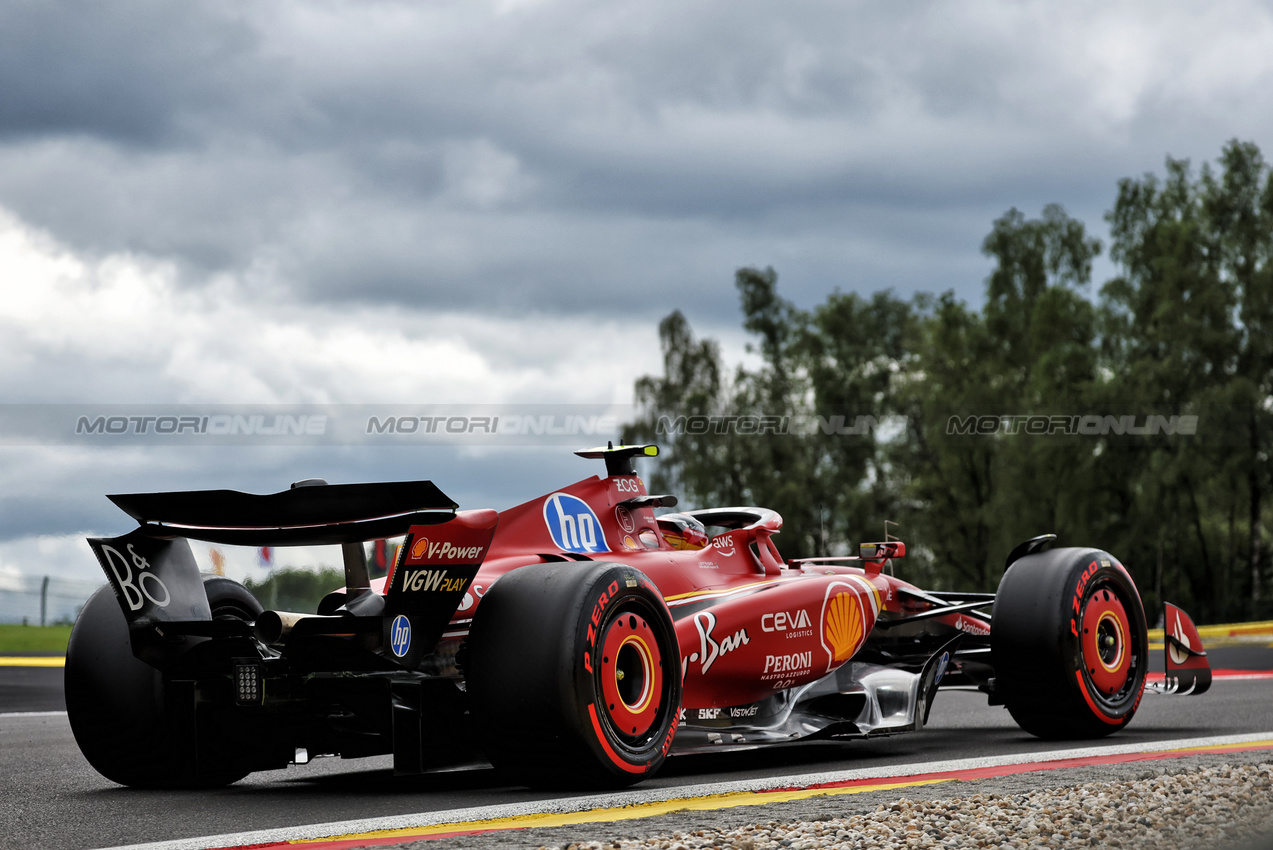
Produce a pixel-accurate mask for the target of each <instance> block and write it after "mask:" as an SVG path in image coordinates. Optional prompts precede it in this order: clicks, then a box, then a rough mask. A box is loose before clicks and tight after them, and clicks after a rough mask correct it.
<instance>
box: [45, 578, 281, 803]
mask: <svg viewBox="0 0 1273 850" xmlns="http://www.w3.org/2000/svg"><path fill="white" fill-rule="evenodd" d="M204 592H205V593H207V595H208V603H209V605H210V607H211V609H212V616H213V618H214V619H219V618H224V617H236V618H239V619H245V618H246V617H249V616H250V617H251V618H252V619H255V617H256V615H257V614H259V613H260V612H261V604H260V603H259V602H257V601H256V598H255V597H254V596H252V594H251V593H250V592H249V591H248V590H247V589H246V588H245V587H243V585H241V584H239V583H238V582H236V581H233V580H232V579H228V578H223V577H221V576H204ZM64 681H65V687H66V713H67V719H68V720H69V721H70V724H71V732H72V733H73V734H74V735H75V742H76V743H77V744H79V748H80V752H82V753H83V754H84V757H85V758H86V759H88V763H89V764H91V765H92V766H93V769H94V770H96V771H97V772H98V773H100V774H101V775H102V776H105V777H106V778H107V779H109V780H111V781H112V782H118V783H119V784H120V785H128V786H132V787H135V788H159V787H163V788H174V787H176V788H214V787H219V786H222V785H229V784H230V783H232V782H237V781H238V780H240V779H242V778H243V777H244V776H246V775H247V772H246V771H241V770H234V769H230V770H226V769H220V770H218V769H216V768H213V769H212V770H210V771H202V772H199V771H197V770H196V766H195V764H193V763H192V761H191V760H190V759H188V758H187V757H185V756H183V754H182V747H181V745H180V743H179V741H180V740H181V735H180V734H179V733H180V732H182V731H183V730H179V729H177V728H175V727H176V725H177V724H176V723H174V722H173V721H172V719H171V718H170V717H169V711H168V706H167V700H166V693H165V687H164V678H163V674H162V673H161V672H160V671H158V670H156V669H155V668H154V667H151V666H150V665H149V664H146V663H145V662H143V661H139V660H138V659H137V658H136V657H134V656H133V650H132V645H131V643H130V641H129V636H128V623H127V621H126V620H125V619H124V612H123V611H122V610H120V607H119V602H118V601H117V600H116V598H115V594H114V592H113V591H112V590H111V588H110V586H109V585H107V586H104V587H102V588H100V589H99V590H98V591H97V592H96V593H94V594H93V595H92V596H91V597H89V600H88V602H87V603H85V605H84V609H83V610H82V611H81V612H80V615H79V617H78V618H76V620H75V627H74V628H73V629H72V630H71V639H70V642H69V643H68V645H67V648H66V671H65V680H64ZM200 749H206V750H209V751H215V748H214V747H201V748H200Z"/></svg>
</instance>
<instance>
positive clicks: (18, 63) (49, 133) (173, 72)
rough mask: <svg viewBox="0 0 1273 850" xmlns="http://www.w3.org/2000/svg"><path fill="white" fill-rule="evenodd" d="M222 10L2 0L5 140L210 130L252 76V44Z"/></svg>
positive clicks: (162, 138)
mask: <svg viewBox="0 0 1273 850" xmlns="http://www.w3.org/2000/svg"><path fill="white" fill-rule="evenodd" d="M218 8H221V7H220V6H219V4H209V5H208V6H207V7H206V8H205V7H200V6H198V5H195V4H184V3H178V4H173V3H163V2H129V3H83V2H79V3H76V2H9V3H5V4H2V5H0V80H3V93H2V94H0V139H6V140H12V139H14V138H23V137H45V138H47V137H55V136H61V135H70V136H77V135H86V136H95V137H100V138H103V139H108V140H111V141H113V142H115V143H118V144H121V145H125V146H141V147H149V146H155V145H160V144H165V143H172V142H174V141H176V138H177V137H180V136H183V135H186V136H190V135H195V134H199V133H201V132H206V130H207V129H208V128H207V126H206V122H207V121H208V119H209V118H211V117H212V116H213V115H215V114H216V113H217V112H220V111H223V110H227V109H229V108H230V107H231V104H232V101H233V99H234V97H233V94H234V92H236V91H240V90H242V89H243V88H244V87H245V85H246V84H247V83H248V82H249V75H247V74H246V73H245V72H246V71H247V70H248V69H247V68H245V67H244V64H243V63H244V62H245V60H248V59H249V58H250V57H251V55H252V53H254V48H255V42H256V38H255V35H254V33H253V32H252V30H251V29H250V28H249V27H248V26H246V25H245V24H244V23H242V22H240V21H235V20H233V19H232V18H231V17H227V16H223V15H221V14H219V13H218V12H217V9H218ZM256 61H257V63H258V64H259V57H256ZM257 70H259V68H258V69H257Z"/></svg>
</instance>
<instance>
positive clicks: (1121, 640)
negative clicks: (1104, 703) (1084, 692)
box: [1082, 585, 1133, 700]
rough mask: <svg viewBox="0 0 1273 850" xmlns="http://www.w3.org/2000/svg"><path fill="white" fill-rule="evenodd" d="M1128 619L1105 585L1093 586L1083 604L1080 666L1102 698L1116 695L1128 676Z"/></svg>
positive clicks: (1119, 603) (1117, 695)
mask: <svg viewBox="0 0 1273 850" xmlns="http://www.w3.org/2000/svg"><path fill="white" fill-rule="evenodd" d="M1131 633H1132V630H1131V622H1130V620H1129V619H1128V617H1127V608H1126V606H1124V605H1123V602H1122V600H1121V599H1119V598H1118V594H1117V593H1116V592H1115V591H1114V590H1113V589H1112V588H1110V587H1109V586H1108V585H1102V586H1098V587H1097V588H1095V589H1094V590H1093V591H1092V592H1091V595H1089V596H1088V598H1087V601H1086V603H1085V604H1084V608H1083V636H1082V658H1083V669H1084V671H1085V672H1086V675H1087V678H1088V679H1089V680H1090V681H1091V683H1092V685H1093V689H1094V690H1095V691H1096V693H1097V694H1099V695H1100V696H1101V697H1102V698H1103V699H1105V700H1114V699H1117V698H1118V697H1119V696H1120V695H1121V693H1122V692H1123V691H1124V690H1125V689H1126V688H1127V686H1128V683H1129V682H1130V681H1131V680H1132V678H1133V676H1132V648H1131Z"/></svg>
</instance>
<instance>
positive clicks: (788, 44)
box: [0, 0, 1269, 324]
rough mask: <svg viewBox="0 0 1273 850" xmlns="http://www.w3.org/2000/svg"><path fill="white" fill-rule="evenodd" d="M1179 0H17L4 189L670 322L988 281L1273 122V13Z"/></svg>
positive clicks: (29, 210) (300, 269)
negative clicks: (1122, 180) (735, 281)
mask: <svg viewBox="0 0 1273 850" xmlns="http://www.w3.org/2000/svg"><path fill="white" fill-rule="evenodd" d="M1154 8H1155V7H1153V6H1151V5H1145V6H1143V7H1142V6H1138V5H1135V4H1131V5H1127V6H1122V7H1117V8H1108V9H1107V8H1106V7H1098V6H1090V7H1089V6H1080V7H1073V8H1071V9H1068V10H1061V9H1057V8H1056V7H1053V6H1050V5H1049V4H1038V3H1034V4H1031V3H1027V4H1015V3H1005V4H993V3H992V4H978V3H961V4H949V3H918V4H904V5H900V6H899V5H897V4H891V5H884V4H845V3H840V2H836V3H830V2H827V3H822V2H810V3H799V4H784V5H781V6H774V5H773V4H768V3H760V2H746V1H745V0H744V2H735V3H728V4H725V3H696V4H683V3H679V4H677V3H657V2H656V3H626V4H622V3H621V4H603V5H597V4H593V3H584V2H559V3H554V2H525V3H516V2H512V3H494V4H482V3H473V2H452V3H432V4H427V5H421V4H414V3H393V2H378V3H342V2H315V3H298V2H279V3H273V4H254V3H220V2H219V3H211V2H208V3H180V4H161V3H124V4H108V5H100V4H47V3H9V4H6V5H5V6H3V8H0V79H3V81H4V83H5V85H4V92H3V94H2V95H0V206H5V207H8V208H10V209H12V210H14V211H15V212H16V213H17V214H18V215H19V216H21V217H22V218H23V219H24V220H26V221H28V222H29V223H32V224H35V225H37V226H40V227H43V228H46V229H48V230H49V231H51V232H52V233H53V234H55V235H56V236H57V237H58V238H59V239H61V240H64V241H65V242H66V243H67V244H68V245H70V246H71V247H73V248H75V249H76V250H80V251H84V252H88V253H92V254H98V255H102V254H107V253H111V252H116V251H121V250H123V251H134V252H138V253H143V254H149V255H153V256H156V257H158V258H161V259H166V260H170V261H172V262H174V263H176V264H177V265H178V267H179V268H180V269H182V271H183V279H187V280H189V281H192V282H195V283H198V282H201V281H203V280H205V279H206V278H207V277H208V275H210V274H213V273H227V274H231V275H235V276H245V275H249V274H251V275H255V276H256V278H257V279H259V280H260V281H261V282H262V285H263V286H265V287H266V288H267V289H268V290H269V291H270V292H271V293H273V294H274V295H278V294H279V293H283V294H288V293H290V297H294V298H298V299H310V300H314V299H317V300H319V301H330V302H336V303H339V302H344V301H348V300H351V299H356V300H361V301H364V302H368V303H382V302H394V303H398V304H402V305H404V306H406V307H408V308H410V307H427V308H428V309H456V310H474V311H487V312H497V313H501V314H503V315H507V316H515V315H518V314H520V313H522V312H524V311H526V310H532V309H542V310H548V311H550V312H553V313H569V312H579V313H606V312H615V311H621V310H634V309H635V310H636V311H638V312H639V313H640V314H641V315H642V316H643V317H644V318H646V319H652V318H656V317H657V315H658V314H660V313H662V312H666V309H667V305H666V304H665V303H662V302H661V300H660V299H662V298H663V297H666V296H670V295H673V294H675V295H676V297H677V299H678V300H677V302H676V306H684V307H687V308H689V309H691V310H699V311H702V312H704V313H710V312H711V311H712V310H713V309H714V307H715V305H717V304H718V303H719V302H720V301H721V299H722V296H723V297H724V298H725V300H727V301H728V299H729V296H730V294H731V288H730V281H731V278H732V273H733V270H734V269H735V268H736V267H738V266H741V265H745V264H760V265H769V264H772V265H774V266H776V267H777V268H778V270H779V271H780V273H782V274H783V281H784V286H789V287H791V289H790V290H789V294H791V295H793V296H795V297H796V298H797V300H799V301H802V302H803V303H806V304H812V303H816V302H817V301H819V300H821V298H822V297H823V296H824V295H825V293H826V292H827V291H829V290H831V289H833V288H835V287H837V286H838V287H841V288H857V289H866V290H873V289H878V288H885V287H893V288H895V289H897V290H898V291H899V292H902V293H903V294H905V293H909V292H912V291H915V290H917V289H939V288H947V287H952V286H953V287H954V288H956V289H957V290H958V291H959V292H960V293H961V294H962V295H964V296H965V297H968V298H970V299H972V300H976V299H977V298H978V297H979V292H980V289H981V285H982V279H983V278H984V276H985V273H986V271H987V269H986V264H985V261H984V260H983V259H982V258H981V257H980V256H979V253H978V249H979V245H980V239H981V237H982V236H983V235H984V234H985V232H987V231H988V229H989V227H990V224H991V222H992V221H993V219H994V218H995V217H997V216H998V215H1000V214H1002V213H1003V212H1004V211H1005V210H1006V209H1007V208H1008V207H1010V206H1017V207H1020V208H1022V209H1024V210H1025V211H1026V212H1027V213H1028V214H1037V213H1038V211H1039V210H1040V209H1041V208H1042V206H1043V205H1044V204H1045V203H1048V202H1053V201H1056V202H1061V203H1062V204H1064V205H1065V206H1066V207H1067V208H1068V209H1070V210H1071V212H1073V213H1075V214H1083V215H1085V216H1088V218H1087V221H1088V224H1089V226H1091V227H1093V228H1094V229H1099V228H1100V226H1101V222H1100V220H1099V219H1100V214H1101V213H1102V212H1103V210H1104V208H1106V207H1107V206H1108V205H1109V204H1110V203H1111V202H1112V199H1113V194H1114V191H1115V182H1116V180H1117V179H1118V178H1119V177H1122V176H1126V175H1127V174H1129V173H1139V172H1141V171H1145V170H1149V169H1153V168H1156V167H1157V166H1158V165H1159V163H1160V162H1161V159H1162V156H1163V155H1164V154H1166V153H1169V152H1170V153H1173V154H1174V155H1194V156H1214V154H1215V153H1216V152H1217V151H1218V150H1219V146H1220V144H1222V143H1223V141H1225V140H1226V139H1227V138H1229V137H1231V136H1234V135H1240V136H1243V137H1250V136H1252V135H1254V134H1255V133H1256V131H1258V130H1264V129H1267V124H1268V121H1267V119H1264V118H1260V117H1259V116H1260V115H1262V114H1267V113H1268V110H1259V109H1254V108H1252V107H1253V106H1255V105H1258V104H1253V103H1252V98H1253V97H1255V98H1267V95H1264V94H1260V93H1261V92H1265V91H1267V90H1268V89H1267V87H1266V86H1263V85H1262V81H1267V79H1268V76H1269V75H1268V69H1267V63H1265V62H1263V60H1257V59H1256V58H1254V54H1252V56H1249V57H1248V59H1249V64H1250V65H1251V67H1252V68H1253V69H1254V70H1252V71H1251V72H1250V73H1247V74H1246V75H1245V76H1243V74H1242V73H1239V72H1237V71H1234V70H1232V68H1228V69H1226V68H1225V66H1224V65H1223V64H1217V62H1218V60H1219V59H1220V58H1222V56H1232V55H1237V56H1244V55H1246V53H1244V52H1243V51H1244V50H1247V47H1246V42H1247V41H1252V40H1254V41H1259V38H1258V32H1259V31H1260V28H1261V27H1267V24H1268V19H1269V14H1268V10H1267V9H1264V8H1262V7H1244V10H1239V11H1237V12H1228V13H1226V12H1218V11H1211V10H1207V12H1206V14H1201V13H1199V14H1198V15H1193V16H1192V17H1191V16H1190V15H1187V14H1185V13H1184V12H1183V11H1182V12H1180V13H1175V12H1157V13H1155V14H1154V15H1153V16H1151V15H1150V14H1149V13H1150V12H1152V11H1153V10H1154ZM1237 19H1242V20H1243V21H1245V23H1243V29H1244V30H1245V32H1243V31H1239V30H1237V29H1235V23H1236V20H1237ZM1191 28H1192V29H1193V30H1196V33H1195V32H1191ZM1217 35H1219V36H1224V37H1223V38H1217V37H1216V36H1217ZM1194 36H1196V38H1195V39H1194V41H1195V42H1196V43H1197V44H1198V45H1201V47H1199V48H1198V49H1199V50H1200V51H1205V50H1212V51H1219V53H1218V54H1217V55H1216V56H1208V55H1200V56H1199V57H1198V58H1196V59H1191V57H1190V55H1189V54H1188V53H1187V52H1186V53H1185V54H1184V55H1182V52H1181V50H1180V49H1179V45H1190V44H1192V43H1193V42H1191V41H1190V39H1191V38H1192V37H1194ZM1226 38H1231V39H1232V40H1233V42H1234V44H1235V45H1237V46H1236V47H1234V46H1232V45H1229V44H1228V42H1227V41H1226V40H1225V39H1226ZM1209 45H1210V46H1209ZM1217 69H1220V70H1217ZM1260 102H1261V103H1262V102H1263V101H1260ZM1243 106H1245V109H1243V108H1242V107H1243ZM1204 118H1205V119H1207V120H1202V119H1204ZM634 291H644V292H646V293H648V294H649V295H650V296H652V297H649V298H645V299H641V300H639V302H638V303H637V305H636V306H635V307H634V306H633V303H632V299H631V293H633V292H634ZM734 315H735V314H734V312H733V311H732V310H729V311H728V312H727V313H723V314H722V315H721V317H720V318H719V319H718V320H716V321H719V323H721V324H730V323H732V322H733V321H734Z"/></svg>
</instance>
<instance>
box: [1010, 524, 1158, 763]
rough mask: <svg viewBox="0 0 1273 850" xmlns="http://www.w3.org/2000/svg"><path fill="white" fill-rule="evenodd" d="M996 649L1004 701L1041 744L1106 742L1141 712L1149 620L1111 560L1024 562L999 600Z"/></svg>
mask: <svg viewBox="0 0 1273 850" xmlns="http://www.w3.org/2000/svg"><path fill="white" fill-rule="evenodd" d="M990 646H991V652H992V658H993V661H994V667H995V694H996V695H997V696H999V697H1000V698H1002V700H1003V702H1004V704H1005V705H1006V706H1007V708H1008V711H1009V712H1011V714H1012V717H1013V719H1014V720H1016V722H1017V725H1019V726H1020V727H1021V728H1022V729H1024V730H1025V731H1027V732H1029V733H1030V734H1032V735H1036V736H1038V737H1040V738H1052V739H1063V738H1069V739H1075V738H1098V737H1101V736H1104V735H1108V734H1110V733H1111V732H1116V731H1118V730H1119V729H1122V728H1123V727H1124V726H1126V725H1127V724H1128V722H1130V721H1131V719H1132V715H1134V714H1135V713H1136V709H1137V708H1138V707H1139V706H1140V699H1141V696H1142V695H1143V694H1144V691H1145V674H1146V671H1147V666H1148V638H1147V634H1146V623H1145V610H1144V607H1143V606H1142V605H1141V601H1140V594H1139V593H1138V592H1137V591H1136V585H1135V584H1134V583H1133V582H1132V579H1131V576H1130V575H1128V573H1127V571H1126V570H1125V569H1124V568H1123V565H1122V564H1120V563H1119V562H1118V560H1117V559H1116V558H1114V556H1112V555H1110V554H1109V553H1107V552H1102V551H1100V550H1098V549H1082V548H1068V549H1054V550H1052V551H1050V552H1042V553H1037V554H1033V555H1027V556H1026V557H1024V558H1021V559H1020V560H1018V561H1016V562H1014V563H1013V564H1012V565H1011V566H1010V567H1009V568H1008V571H1007V572H1006V573H1004V576H1003V580H1002V581H1000V582H999V591H998V593H997V594H996V595H995V605H994V615H993V618H992V621H991V629H990Z"/></svg>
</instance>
